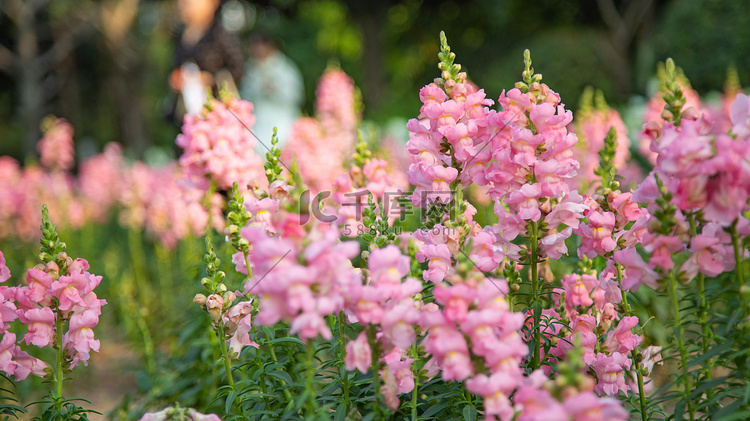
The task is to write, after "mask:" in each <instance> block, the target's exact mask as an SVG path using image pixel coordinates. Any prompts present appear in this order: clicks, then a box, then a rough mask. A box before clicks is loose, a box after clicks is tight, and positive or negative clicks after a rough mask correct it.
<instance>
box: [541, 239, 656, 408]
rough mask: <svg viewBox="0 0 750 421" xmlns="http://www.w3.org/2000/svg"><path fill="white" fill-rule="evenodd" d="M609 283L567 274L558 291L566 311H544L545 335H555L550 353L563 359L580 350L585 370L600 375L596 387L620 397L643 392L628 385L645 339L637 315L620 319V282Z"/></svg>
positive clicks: (651, 352) (650, 351) (559, 298)
mask: <svg viewBox="0 0 750 421" xmlns="http://www.w3.org/2000/svg"><path fill="white" fill-rule="evenodd" d="M630 250H633V249H630ZM603 285H604V286H603ZM605 286H607V283H606V281H605V282H602V283H601V284H600V282H599V281H598V280H597V278H596V276H595V275H592V274H583V275H578V274H572V275H566V276H565V277H564V278H563V280H562V288H561V289H558V291H559V295H558V301H559V303H558V305H559V308H560V309H562V310H563V313H562V315H561V314H558V313H557V311H555V310H546V313H545V320H544V324H545V325H546V326H547V328H546V329H545V330H544V333H545V334H547V335H549V336H550V340H551V339H552V337H551V336H552V335H554V336H556V337H557V345H556V346H555V347H554V348H552V349H551V350H550V355H551V356H553V357H555V358H557V359H560V360H564V359H565V358H566V357H567V355H568V353H569V352H570V350H571V349H573V348H576V349H578V350H579V351H581V352H582V354H583V355H582V362H583V365H584V368H585V369H586V370H592V371H593V372H594V373H595V374H596V379H597V382H596V387H595V388H594V390H595V391H596V393H597V394H599V395H608V396H615V397H616V396H618V395H619V393H620V392H623V393H625V394H626V395H627V393H628V391H634V392H636V393H638V389H637V387H636V386H634V385H629V384H628V383H627V382H628V381H629V380H630V378H629V376H628V372H629V370H630V369H631V367H632V366H633V364H634V363H633V361H632V359H631V358H630V357H629V354H630V352H631V351H633V350H636V349H637V347H638V345H639V344H640V343H641V341H642V338H641V337H640V336H639V335H636V334H634V333H633V331H632V329H633V328H635V327H636V326H637V325H638V318H637V317H634V316H627V317H620V316H619V315H618V314H617V307H616V304H617V303H619V302H620V299H621V296H620V290H619V289H618V288H617V286H616V285H615V286H610V287H609V289H607V288H605ZM618 319H619V321H618ZM649 353H650V354H649V358H651V359H652V360H654V361H655V359H656V358H657V356H656V355H655V353H653V349H651V350H649ZM657 353H658V350H657ZM644 356H645V352H644ZM649 358H644V362H643V364H646V363H648V362H649V361H648V360H649ZM654 361H652V362H651V366H653V363H654Z"/></svg>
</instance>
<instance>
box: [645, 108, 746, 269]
mask: <svg viewBox="0 0 750 421" xmlns="http://www.w3.org/2000/svg"><path fill="white" fill-rule="evenodd" d="M677 102H680V101H677ZM747 103H748V98H747V96H742V95H737V96H736V97H735V100H734V103H733V105H732V108H731V109H734V110H735V112H734V113H733V114H732V115H730V121H731V122H732V130H733V131H732V132H730V133H719V134H715V132H716V130H714V128H713V125H714V123H713V122H711V121H710V120H708V119H707V118H706V116H705V115H703V116H701V115H699V114H698V113H689V112H687V111H685V112H684V113H682V114H681V118H680V120H679V125H678V124H677V122H675V123H672V122H667V123H665V124H664V127H663V128H662V129H661V130H660V131H659V132H658V133H655V134H654V136H653V138H654V140H653V144H652V149H653V150H654V151H655V152H656V154H657V155H656V156H657V158H656V166H655V168H654V170H653V171H652V172H651V174H650V175H649V177H648V178H647V179H646V180H645V181H644V182H643V183H642V184H641V185H640V186H639V188H638V190H637V191H636V192H635V193H634V195H633V199H634V200H637V201H641V202H649V203H650V204H649V211H650V212H651V213H652V214H653V218H652V220H651V221H650V222H649V223H648V224H647V228H648V232H647V233H646V234H645V235H644V236H643V246H644V249H645V250H646V251H648V252H650V253H651V258H650V261H649V267H650V268H652V269H656V270H658V271H670V270H672V269H673V268H674V261H673V259H672V255H673V254H674V253H678V252H681V251H683V250H686V249H687V250H689V251H691V256H692V257H691V258H690V259H688V261H687V262H685V263H684V264H683V265H682V267H680V268H678V269H677V272H678V274H679V277H680V279H682V280H684V281H688V280H690V279H692V278H693V277H695V276H696V275H697V274H698V273H699V272H700V273H703V274H706V275H709V276H715V274H717V273H720V272H721V271H725V270H727V269H729V270H731V268H733V266H734V257H733V256H732V253H728V252H727V251H728V249H729V248H731V239H730V238H729V237H728V236H726V235H721V234H719V235H716V234H717V233H718V231H719V230H721V229H724V230H728V229H730V227H731V226H732V225H733V224H736V225H734V226H736V227H737V229H738V232H739V231H742V230H745V231H746V230H747V228H745V227H747V226H748V222H747V220H746V218H745V217H744V216H743V212H744V211H746V210H747V209H748V208H747V199H748V198H750V187H748V181H750V171H749V170H748V165H747V164H748V162H750V144H749V143H748V137H747V136H746V135H745V134H744V133H745V131H744V130H743V127H744V126H746V125H747V123H746V122H744V123H743V120H742V117H740V115H742V112H741V111H739V110H742V109H743V108H746V107H747ZM731 109H730V110H731ZM734 130H737V132H739V135H738V134H736V133H734ZM690 221H692V223H693V224H694V225H693V229H690V228H689V226H690V223H691V222H690ZM708 233H711V234H710V236H712V237H713V239H708V238H707V237H708V236H707V235H706V234H708ZM717 240H718V241H717Z"/></svg>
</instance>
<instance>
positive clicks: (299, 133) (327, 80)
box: [281, 68, 360, 191]
mask: <svg viewBox="0 0 750 421" xmlns="http://www.w3.org/2000/svg"><path fill="white" fill-rule="evenodd" d="M355 91H356V87H355V86H354V81H353V80H352V79H351V78H350V77H349V76H348V75H347V74H346V73H344V71H342V70H341V69H338V68H329V69H326V71H325V72H324V73H323V76H321V77H320V81H319V82H318V87H317V89H316V92H315V93H316V101H315V112H316V113H315V114H316V115H315V117H302V118H299V119H298V120H297V121H296V122H295V123H294V125H293V126H292V129H291V132H290V134H289V140H288V142H287V144H286V145H285V147H284V150H283V152H282V154H281V160H282V161H284V162H292V161H293V160H294V161H295V162H297V164H298V169H299V175H300V178H301V180H302V181H303V182H304V184H305V185H307V186H309V187H310V188H311V189H312V190H314V191H322V190H327V189H329V188H330V186H331V184H332V183H333V182H334V180H335V179H336V177H338V176H339V175H340V174H341V173H342V172H343V171H344V163H345V160H346V158H347V156H348V154H350V153H351V152H352V150H353V149H354V144H355V142H356V141H357V125H358V124H359V120H360V116H359V111H358V108H359V105H358V103H357V101H356V95H355ZM321 142H324V143H325V145H326V147H325V148H321V147H320V145H321ZM323 162H325V163H326V165H321V163H323Z"/></svg>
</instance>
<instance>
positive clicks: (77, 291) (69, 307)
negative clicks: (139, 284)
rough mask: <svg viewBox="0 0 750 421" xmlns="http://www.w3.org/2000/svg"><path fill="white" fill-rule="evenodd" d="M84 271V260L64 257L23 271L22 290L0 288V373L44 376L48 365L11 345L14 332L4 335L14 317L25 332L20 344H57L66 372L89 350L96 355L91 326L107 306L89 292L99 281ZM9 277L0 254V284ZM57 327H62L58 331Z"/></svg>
mask: <svg viewBox="0 0 750 421" xmlns="http://www.w3.org/2000/svg"><path fill="white" fill-rule="evenodd" d="M88 269H89V264H88V262H87V261H86V260H83V259H76V260H73V259H71V258H69V257H68V258H67V260H66V261H65V264H64V266H63V268H60V267H59V266H58V265H57V264H56V263H54V262H50V263H48V264H47V265H46V266H44V265H37V267H35V268H33V269H29V270H28V273H27V275H26V285H24V286H16V287H7V286H0V297H1V298H2V301H1V302H0V331H2V334H3V339H2V343H1V344H0V370H2V371H3V372H5V373H6V374H8V375H13V376H14V377H15V378H16V380H23V379H25V378H26V377H27V376H28V375H29V374H34V375H36V376H40V377H41V376H44V374H45V369H46V368H47V367H48V365H47V364H46V363H45V362H44V361H42V360H40V359H37V358H34V357H31V356H30V355H28V354H27V353H26V352H24V351H23V350H22V349H21V347H20V346H18V345H17V344H16V335H15V333H13V332H9V331H8V329H9V328H10V324H9V323H10V322H12V321H14V320H16V319H18V320H19V321H20V322H21V324H22V325H23V326H25V328H26V333H25V334H24V336H23V339H22V340H23V342H25V344H26V345H27V346H30V345H35V346H37V347H39V348H44V347H47V346H52V345H54V344H55V343H58V344H61V345H62V347H63V350H64V351H65V358H66V361H67V362H68V363H69V367H70V368H73V367H75V366H77V365H78V364H80V363H83V364H84V365H86V363H87V361H88V359H89V356H90V353H91V351H99V341H98V340H96V339H94V331H93V328H94V327H95V326H96V325H97V324H98V323H99V316H100V315H101V306H102V305H104V304H106V303H107V302H106V301H105V300H100V299H99V298H97V296H96V293H95V292H94V288H96V287H97V286H98V285H99V283H100V282H101V279H102V277H101V276H96V275H92V274H91V273H89V272H88ZM62 273H64V274H62ZM9 278H10V271H9V270H8V268H7V267H6V266H5V259H4V258H3V254H2V253H1V252H0V280H2V282H5V281H6V280H7V279H9ZM58 326H63V327H65V328H67V329H66V330H65V331H64V332H63V331H58ZM58 341H62V342H58Z"/></svg>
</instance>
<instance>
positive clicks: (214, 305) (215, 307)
mask: <svg viewBox="0 0 750 421" xmlns="http://www.w3.org/2000/svg"><path fill="white" fill-rule="evenodd" d="M223 308H224V299H223V298H221V295H218V294H211V295H209V296H208V298H207V299H206V310H207V311H208V314H210V315H211V319H213V321H214V322H218V321H219V319H220V318H221V310H222V309H223Z"/></svg>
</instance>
